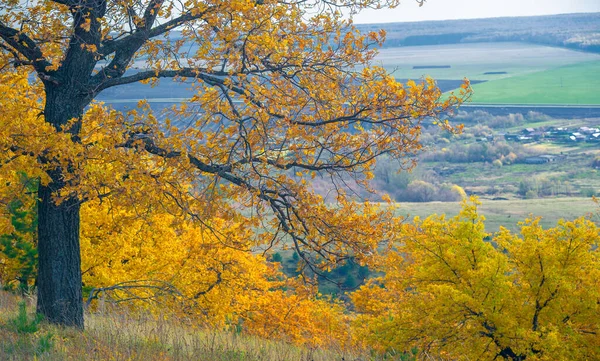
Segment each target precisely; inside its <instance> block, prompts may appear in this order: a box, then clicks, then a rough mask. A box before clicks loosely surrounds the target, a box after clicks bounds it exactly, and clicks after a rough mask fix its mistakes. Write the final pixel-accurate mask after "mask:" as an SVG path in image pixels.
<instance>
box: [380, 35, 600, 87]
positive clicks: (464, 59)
mask: <svg viewBox="0 0 600 361" xmlns="http://www.w3.org/2000/svg"><path fill="white" fill-rule="evenodd" d="M592 61H600V55H599V54H591V53H584V52H579V51H573V50H568V49H563V48H555V47H548V46H541V45H533V44H526V43H513V42H507V43H471V44H451V45H432V46H407V47H396V48H385V49H382V50H381V51H380V53H379V55H378V56H377V58H376V60H375V62H374V64H375V65H381V66H383V67H385V68H386V69H387V70H388V71H390V72H393V74H394V76H395V77H396V78H399V79H406V78H411V79H419V78H421V77H423V76H426V75H429V76H431V77H433V78H434V79H454V80H458V79H463V78H465V77H467V78H469V79H471V80H496V79H502V78H509V77H515V76H520V75H525V74H529V73H534V72H540V71H544V70H548V69H553V68H557V67H561V66H565V65H570V64H577V63H582V62H592ZM442 66H444V67H442ZM448 66H449V67H448ZM423 68H424V69H423Z"/></svg>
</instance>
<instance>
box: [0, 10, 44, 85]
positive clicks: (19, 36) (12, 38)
mask: <svg viewBox="0 0 600 361" xmlns="http://www.w3.org/2000/svg"><path fill="white" fill-rule="evenodd" d="M0 38H1V39H2V40H4V41H5V42H6V44H8V45H9V46H10V47H11V48H13V49H14V50H15V51H17V52H18V53H19V54H21V55H22V56H24V57H25V58H26V59H27V60H28V61H29V62H30V63H31V65H33V67H34V69H35V70H36V72H38V74H45V75H48V76H49V75H50V74H51V72H50V71H48V70H46V69H47V68H49V67H51V66H52V63H50V62H49V61H48V60H46V58H45V57H44V54H43V53H42V50H41V49H40V47H39V46H38V45H37V43H36V42H35V41H33V40H32V39H31V38H30V37H29V36H27V35H26V34H25V33H23V32H20V31H18V30H16V29H13V28H11V27H9V26H6V25H5V24H4V23H2V22H0ZM11 53H12V51H11ZM13 54H14V53H13ZM17 60H18V59H17ZM42 80H44V79H43V78H42Z"/></svg>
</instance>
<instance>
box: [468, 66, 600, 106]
mask: <svg viewBox="0 0 600 361" xmlns="http://www.w3.org/2000/svg"><path fill="white" fill-rule="evenodd" d="M473 90H474V95H473V98H472V101H473V102H474V103H503V104H600V91H599V90H600V61H594V62H585V63H577V64H570V65H566V66H561V67H558V68H554V69H549V70H544V71H540V72H536V73H530V74H525V75H520V76H513V77H510V78H505V79H499V80H494V81H489V82H485V83H481V84H475V85H473Z"/></svg>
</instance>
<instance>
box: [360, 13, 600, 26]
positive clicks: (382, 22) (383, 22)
mask: <svg viewBox="0 0 600 361" xmlns="http://www.w3.org/2000/svg"><path fill="white" fill-rule="evenodd" d="M578 14H600V11H579V12H570V13H558V14H537V15H501V16H486V17H475V18H461V19H433V20H411V21H400V20H395V21H380V22H371V23H365V22H357V21H356V20H353V24H354V25H377V24H398V23H402V24H410V23H426V22H443V21H461V20H486V19H490V20H491V19H504V18H532V17H544V16H561V15H578Z"/></svg>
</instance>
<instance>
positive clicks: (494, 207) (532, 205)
mask: <svg viewBox="0 0 600 361" xmlns="http://www.w3.org/2000/svg"><path fill="white" fill-rule="evenodd" d="M480 201H481V205H480V206H479V211H480V214H483V215H484V216H485V218H486V220H485V226H486V231H487V232H497V231H498V230H499V229H500V226H504V227H506V228H508V229H510V230H512V231H516V230H518V226H517V223H518V222H521V221H523V220H524V219H525V218H527V217H529V215H530V214H532V215H533V216H534V217H538V216H539V217H542V220H541V223H542V225H543V226H544V227H551V226H554V225H556V222H557V221H558V220H559V219H561V218H563V219H566V220H573V219H575V218H578V217H580V216H583V215H586V214H588V213H596V214H598V213H597V212H598V211H600V209H599V208H598V205H596V204H595V203H594V202H593V201H592V199H591V198H584V197H569V198H540V199H535V200H534V201H532V200H530V199H512V200H489V199H480ZM460 206H461V204H460V202H427V203H407V202H402V203H399V210H398V214H399V215H403V216H407V217H409V219H410V220H412V219H413V218H414V217H415V216H419V217H421V218H425V217H428V216H429V215H431V214H440V215H441V214H446V217H448V218H449V217H454V216H455V215H456V214H457V213H458V211H459V210H460Z"/></svg>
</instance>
